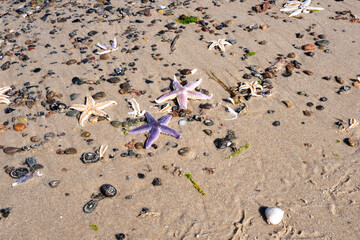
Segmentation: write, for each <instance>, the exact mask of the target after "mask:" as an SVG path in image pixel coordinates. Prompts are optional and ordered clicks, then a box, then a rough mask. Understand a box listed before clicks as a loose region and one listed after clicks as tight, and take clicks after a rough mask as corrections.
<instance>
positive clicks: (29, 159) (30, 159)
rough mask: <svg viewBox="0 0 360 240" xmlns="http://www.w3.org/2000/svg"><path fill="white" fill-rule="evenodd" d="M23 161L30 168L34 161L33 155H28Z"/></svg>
mask: <svg viewBox="0 0 360 240" xmlns="http://www.w3.org/2000/svg"><path fill="white" fill-rule="evenodd" d="M25 162H26V164H27V165H28V166H29V167H30V168H32V167H33V166H34V165H35V163H36V159H35V158H34V157H28V158H26V159H25Z"/></svg>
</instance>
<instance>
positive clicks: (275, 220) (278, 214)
mask: <svg viewBox="0 0 360 240" xmlns="http://www.w3.org/2000/svg"><path fill="white" fill-rule="evenodd" d="M265 216H266V219H267V222H268V224H274V225H276V224H279V223H280V222H281V220H282V219H283V217H284V210H282V209H281V208H278V207H268V208H266V210H265Z"/></svg>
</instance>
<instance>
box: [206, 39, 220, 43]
mask: <svg viewBox="0 0 360 240" xmlns="http://www.w3.org/2000/svg"><path fill="white" fill-rule="evenodd" d="M217 41H218V40H210V41H207V43H214V42H217Z"/></svg>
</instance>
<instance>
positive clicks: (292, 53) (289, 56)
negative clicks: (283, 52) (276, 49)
mask: <svg viewBox="0 0 360 240" xmlns="http://www.w3.org/2000/svg"><path fill="white" fill-rule="evenodd" d="M287 57H288V58H295V57H296V54H295V53H294V52H291V53H289V54H288V55H287Z"/></svg>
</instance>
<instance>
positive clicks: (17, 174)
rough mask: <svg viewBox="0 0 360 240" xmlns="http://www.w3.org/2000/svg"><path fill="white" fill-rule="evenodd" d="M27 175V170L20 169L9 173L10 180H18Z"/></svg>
mask: <svg viewBox="0 0 360 240" xmlns="http://www.w3.org/2000/svg"><path fill="white" fill-rule="evenodd" d="M28 173H29V170H28V169H27V168H23V167H20V168H16V169H14V170H12V171H11V172H10V176H11V177H12V178H16V179H19V178H22V177H23V176H25V175H26V174H28Z"/></svg>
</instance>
